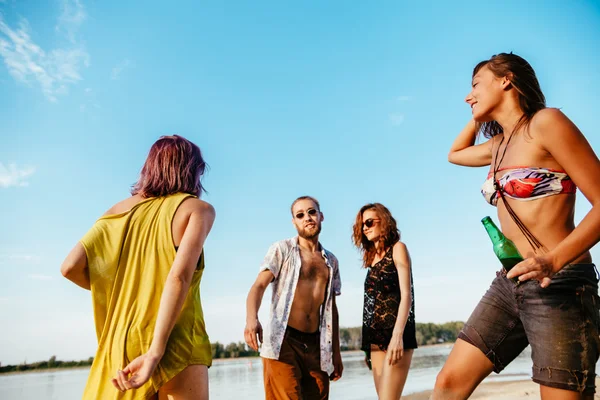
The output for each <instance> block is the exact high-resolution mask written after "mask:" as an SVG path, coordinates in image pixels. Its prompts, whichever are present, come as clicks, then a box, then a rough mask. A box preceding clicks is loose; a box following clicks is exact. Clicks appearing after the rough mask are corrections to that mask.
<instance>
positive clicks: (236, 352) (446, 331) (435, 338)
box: [0, 321, 464, 373]
mask: <svg viewBox="0 0 600 400" xmlns="http://www.w3.org/2000/svg"><path fill="white" fill-rule="evenodd" d="M463 326H464V322H460V321H453V322H446V323H444V324H433V323H425V324H421V323H417V326H416V330H417V344H418V345H419V346H424V345H429V344H438V343H453V342H455V341H456V338H457V337H458V333H459V332H460V330H461V329H462V328H463ZM361 341H362V328H361V327H355V328H340V347H341V349H342V350H359V349H360V347H361ZM210 346H211V350H212V357H213V358H214V359H217V358H238V357H256V356H258V352H257V351H254V350H252V349H251V348H249V347H248V345H247V344H246V343H244V342H238V343H233V342H232V343H229V344H228V345H224V344H221V343H219V342H215V343H211V345H210ZM93 361H94V357H90V358H88V359H87V360H81V361H60V360H57V359H56V356H52V357H50V359H49V360H48V361H40V362H36V363H32V364H27V363H23V364H19V365H4V366H3V365H1V364H0V373H4V372H20V371H31V370H44V369H51V368H74V367H87V366H90V365H92V362H93Z"/></svg>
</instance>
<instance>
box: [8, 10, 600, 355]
mask: <svg viewBox="0 0 600 400" xmlns="http://www.w3.org/2000/svg"><path fill="white" fill-rule="evenodd" d="M599 48H600V3H598V2H597V1H583V0H573V1H569V2H566V1H531V2H526V3H523V2H520V1H514V0H507V1H502V2H499V1H495V2H481V1H463V2H444V1H427V2H413V1H410V2H409V1H380V2H347V1H333V0H332V1H327V2H322V1H302V2H280V1H261V2H242V1H240V2H198V1H180V2H177V3H176V4H169V5H167V4H166V3H165V2H164V1H160V2H159V1H145V2H143V3H141V2H121V1H115V0H106V1H91V0H51V1H47V2H26V1H19V0H0V121H1V123H0V227H1V228H0V326H2V329H0V363H2V364H15V363H21V362H34V361H39V360H47V359H48V358H50V357H51V356H53V355H55V356H56V357H57V358H58V359H62V360H68V359H86V358H88V357H90V356H92V355H94V352H95V347H96V338H95V330H94V325H93V312H92V303H91V298H90V293H89V292H87V291H85V290H82V289H80V288H79V287H77V286H75V285H74V284H72V283H71V282H69V281H67V280H66V279H64V278H63V277H62V276H61V274H60V270H59V269H60V264H61V262H62V260H63V259H64V257H65V256H66V255H67V253H68V252H69V250H70V249H71V248H72V247H73V246H74V245H75V243H76V242H77V241H78V240H79V239H80V238H81V237H82V236H83V235H84V233H85V232H86V231H87V230H88V229H89V228H90V227H91V226H92V224H93V223H94V221H95V220H96V219H97V218H98V217H99V216H100V215H102V214H103V213H104V212H105V211H106V210H107V209H108V208H110V207H111V206H112V205H113V204H114V203H116V202H117V201H120V200H122V199H124V198H126V197H127V196H128V195H129V189H130V187H131V185H132V184H133V183H134V182H135V181H136V179H137V177H138V174H139V171H140V169H141V166H142V164H143V162H144V160H145V157H146V155H147V153H148V150H149V149H150V146H151V145H152V143H154V141H155V140H156V139H158V138H159V137H160V136H161V135H167V134H180V135H182V136H184V137H186V138H188V139H190V140H192V141H193V142H195V143H196V144H198V145H199V146H200V147H201V149H202V151H203V154H204V156H205V158H206V160H207V162H208V164H209V165H210V170H209V172H208V173H207V174H206V176H205V178H204V180H203V182H204V184H205V186H206V188H207V190H208V193H207V194H206V195H204V196H203V198H204V199H205V200H206V201H208V202H210V203H211V204H213V205H214V207H215V209H216V211H217V218H216V221H215V225H214V228H213V230H212V232H211V234H210V236H209V238H208V239H207V242H206V245H205V252H206V270H205V273H204V276H203V280H202V284H201V297H202V303H203V308H204V314H205V320H206V326H207V330H208V334H209V336H210V338H211V341H213V342H214V341H220V342H222V343H223V342H224V343H229V342H232V341H235V342H238V341H242V340H243V329H244V325H245V298H246V295H247V292H248V290H249V288H250V286H251V285H252V283H253V282H254V279H255V278H256V275H257V273H258V269H259V265H260V263H261V261H262V259H263V257H264V255H265V253H266V251H267V249H268V247H269V245H270V244H271V243H273V242H275V241H277V240H281V239H284V238H287V237H292V236H294V235H295V233H296V232H295V230H294V228H293V226H292V224H291V215H290V212H289V206H290V204H291V202H292V201H293V200H294V199H295V198H296V197H298V196H301V195H311V196H315V197H316V198H318V199H319V201H320V203H321V207H322V211H323V213H324V216H325V221H324V222H323V231H322V234H321V243H322V244H323V246H324V247H326V248H327V249H329V250H330V251H332V252H333V253H334V254H336V256H337V257H338V259H339V261H340V271H341V277H342V295H341V296H340V297H339V298H338V307H339V313H340V325H341V326H344V327H351V326H360V324H361V319H362V296H363V289H362V288H363V282H364V277H365V270H364V269H362V268H361V261H360V254H359V253H358V251H357V250H356V249H355V248H354V247H353V245H352V243H351V240H350V235H351V228H352V223H353V221H354V218H355V216H356V213H357V212H358V210H359V209H360V207H361V206H362V205H364V204H366V203H368V202H375V201H377V202H381V203H383V204H385V205H386V206H387V207H388V208H389V209H390V210H391V211H392V213H393V215H394V216H395V218H396V219H397V221H398V225H399V228H400V230H401V232H402V239H403V241H404V242H405V243H406V245H407V247H408V249H409V252H410V255H411V257H412V267H413V274H414V285H415V305H416V320H417V322H436V323H442V322H446V321H452V320H462V321H464V320H466V319H467V318H468V317H469V315H470V312H471V311H472V309H473V308H474V306H475V305H476V304H477V302H478V300H479V299H480V297H481V295H482V294H483V293H484V292H485V290H486V289H487V287H488V286H489V284H490V282H491V280H492V279H493V277H495V271H496V270H497V269H498V268H499V264H498V261H497V260H496V259H495V256H494V254H493V252H492V248H491V244H490V242H489V238H488V237H487V235H486V233H485V230H484V228H483V226H482V225H481V223H480V220H481V219H482V218H483V217H484V216H486V215H491V216H493V218H494V219H496V220H497V217H496V214H495V212H496V209H495V208H493V207H491V206H490V205H488V204H487V203H486V202H485V201H484V200H483V198H482V196H481V194H480V192H479V190H480V186H481V184H482V183H483V181H484V179H485V177H486V174H487V170H486V169H485V168H463V167H457V166H454V165H451V164H449V163H448V162H447V153H448V150H449V148H450V145H451V143H452V141H453V140H454V138H455V136H456V135H457V134H458V132H459V131H460V130H461V129H462V128H463V126H464V125H465V124H466V123H467V122H468V120H469V119H470V109H469V107H468V106H467V105H466V104H465V102H464V98H465V96H466V95H467V93H468V92H469V91H470V82H471V72H472V69H473V67H474V66H475V65H476V64H477V62H479V61H481V60H484V59H487V58H489V57H490V56H492V55H493V54H496V53H499V52H510V51H513V52H514V53H516V54H519V55H521V56H523V57H524V58H525V59H527V60H528V61H529V62H530V63H531V64H532V66H533V67H534V69H535V70H536V72H537V75H538V78H539V80H540V83H541V86H542V89H543V90H544V93H545V95H546V98H547V103H548V105H549V106H552V107H559V108H561V109H562V110H563V112H564V113H565V114H566V115H567V116H568V117H569V118H571V119H572V120H573V121H574V122H575V124H576V125H577V126H578V127H579V128H580V129H581V131H582V132H583V133H584V134H585V135H586V137H587V139H588V140H589V142H590V143H591V145H592V147H593V148H594V149H595V150H596V151H598V150H600V132H599V131H598V110H599V109H600V99H599V98H598V95H597V94H598V93H600V75H599V74H598V71H599V70H600V53H599V52H598V49H599ZM589 209H590V205H589V203H588V202H587V200H586V199H585V198H584V197H583V196H581V195H579V197H578V200H577V210H576V221H580V220H581V219H582V218H583V217H584V216H585V214H586V212H587V211H589ZM592 255H593V256H594V257H595V258H596V259H598V257H599V256H600V253H599V252H598V249H597V248H594V249H593V250H592ZM269 299H270V297H269V293H267V294H265V298H264V300H263V307H262V308H261V313H260V316H261V319H262V321H263V322H265V321H266V318H267V312H266V311H267V310H268V303H269Z"/></svg>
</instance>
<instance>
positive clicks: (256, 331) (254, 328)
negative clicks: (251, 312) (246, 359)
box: [244, 318, 263, 351]
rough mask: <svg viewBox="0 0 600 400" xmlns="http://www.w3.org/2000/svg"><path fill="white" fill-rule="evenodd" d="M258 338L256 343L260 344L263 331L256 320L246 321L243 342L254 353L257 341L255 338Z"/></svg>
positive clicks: (256, 348)
mask: <svg viewBox="0 0 600 400" xmlns="http://www.w3.org/2000/svg"><path fill="white" fill-rule="evenodd" d="M257 336H258V341H260V343H261V344H262V341H263V329H262V325H261V324H260V321H259V320H258V318H255V319H253V320H251V321H246V329H244V340H245V341H246V344H248V346H250V348H251V349H253V350H254V351H258V345H259V343H258V341H257V340H256V337H257Z"/></svg>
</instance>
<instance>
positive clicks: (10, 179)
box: [0, 163, 35, 188]
mask: <svg viewBox="0 0 600 400" xmlns="http://www.w3.org/2000/svg"><path fill="white" fill-rule="evenodd" d="M34 172H35V168H34V167H23V168H19V167H17V165H16V164H8V165H7V166H5V165H4V164H2V163H0V188H8V187H11V186H28V185H29V182H27V178H28V177H29V176H31V175H33V173H34Z"/></svg>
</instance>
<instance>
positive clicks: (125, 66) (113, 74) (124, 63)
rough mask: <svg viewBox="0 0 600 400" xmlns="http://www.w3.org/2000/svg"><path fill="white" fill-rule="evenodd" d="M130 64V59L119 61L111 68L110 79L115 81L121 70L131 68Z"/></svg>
mask: <svg viewBox="0 0 600 400" xmlns="http://www.w3.org/2000/svg"><path fill="white" fill-rule="evenodd" d="M132 66H133V64H132V63H131V61H129V60H127V59H125V60H123V61H121V62H120V63H119V64H118V65H117V66H116V67H114V68H113V69H112V72H111V73H110V79H112V80H113V81H116V80H117V79H119V77H120V76H121V74H122V73H123V71H125V70H126V69H128V68H131V67H132Z"/></svg>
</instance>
